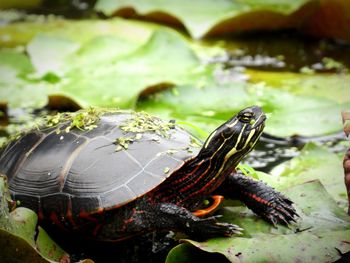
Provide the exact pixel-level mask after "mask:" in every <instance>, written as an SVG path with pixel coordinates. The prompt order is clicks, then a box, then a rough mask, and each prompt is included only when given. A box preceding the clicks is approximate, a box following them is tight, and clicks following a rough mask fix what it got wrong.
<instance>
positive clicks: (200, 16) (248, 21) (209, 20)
mask: <svg viewBox="0 0 350 263" xmlns="http://www.w3.org/2000/svg"><path fill="white" fill-rule="evenodd" d="M308 2H309V1H308V0H298V1H276V0H269V1H225V0H217V1H212V0H205V1H192V2H190V3H189V2H188V1H185V0H181V1H176V2H175V1H154V0H152V1H128V0H125V1H115V0H99V1H98V2H97V4H96V6H95V9H96V10H98V11H101V12H103V13H104V14H106V15H112V14H113V13H115V12H117V11H118V10H121V9H125V8H133V9H135V10H136V12H137V13H139V14H140V15H144V16H147V15H148V16H149V17H151V18H152V17H155V18H156V20H158V21H159V20H160V21H162V20H163V21H164V22H168V23H170V22H173V23H174V19H175V21H176V22H177V23H179V22H180V23H182V24H183V25H184V26H185V27H186V28H187V30H188V31H189V33H190V34H191V36H193V37H194V38H199V37H202V36H204V35H205V34H207V33H209V32H210V31H214V32H215V31H217V32H219V33H223V32H225V33H228V32H231V33H232V32H237V31H238V28H239V31H242V30H249V29H271V28H279V27H285V26H287V25H288V22H291V21H287V19H286V16H287V15H289V14H291V13H293V12H295V11H296V10H298V9H299V8H301V7H302V6H303V5H304V4H306V3H308ZM161 14H163V15H161ZM164 14H165V15H166V16H165V17H164ZM259 14H260V16H259ZM303 16H304V15H303V13H301V14H299V17H298V18H299V20H298V22H299V23H300V20H302V19H303ZM257 17H259V19H258V20H259V23H256V19H257ZM295 22H296V21H295ZM211 33H213V32H211Z"/></svg>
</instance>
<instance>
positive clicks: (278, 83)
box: [247, 70, 350, 104]
mask: <svg viewBox="0 0 350 263" xmlns="http://www.w3.org/2000/svg"><path fill="white" fill-rule="evenodd" d="M247 73H248V75H249V77H250V79H249V80H250V82H253V83H260V82H263V83H265V84H266V85H268V86H269V87H273V88H276V89H280V90H285V91H288V92H289V93H292V94H295V95H307V96H313V97H320V98H324V99H329V100H332V101H335V102H337V103H339V104H342V103H345V102H349V101H350V94H349V85H348V83H350V75H349V74H300V73H299V74H298V73H291V72H268V71H253V70H248V71H247Z"/></svg>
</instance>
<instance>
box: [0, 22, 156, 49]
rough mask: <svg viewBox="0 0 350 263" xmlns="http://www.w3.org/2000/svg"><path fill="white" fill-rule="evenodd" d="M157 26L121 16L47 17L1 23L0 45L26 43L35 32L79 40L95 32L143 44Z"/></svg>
mask: <svg viewBox="0 0 350 263" xmlns="http://www.w3.org/2000/svg"><path fill="white" fill-rule="evenodd" d="M159 27H160V26H157V25H154V24H151V23H144V22H138V21H130V20H125V19H121V18H114V19H110V20H79V21H76V20H69V19H59V18H57V19H49V18H47V20H45V19H44V20H37V21H33V22H29V21H27V22H16V23H12V24H8V25H5V26H1V27H0V36H1V37H0V46H1V47H16V46H19V45H22V46H24V45H26V44H27V43H28V42H29V41H31V40H32V39H33V38H34V37H35V36H36V35H38V34H43V35H46V36H51V37H58V38H64V39H69V40H70V41H74V42H77V43H80V44H83V43H86V42H89V41H90V40H91V39H93V38H95V37H97V36H106V35H113V36H118V37H120V38H122V39H127V40H129V41H130V42H133V43H135V44H143V43H145V42H146V41H147V39H148V38H149V37H150V36H151V34H152V33H153V31H154V30H156V29H158V28H159Z"/></svg>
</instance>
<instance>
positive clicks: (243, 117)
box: [239, 112, 254, 123]
mask: <svg viewBox="0 0 350 263" xmlns="http://www.w3.org/2000/svg"><path fill="white" fill-rule="evenodd" d="M253 117H254V114H253V113H252V112H244V113H243V114H242V115H241V116H239V120H240V121H241V122H244V123H250V122H251V120H252V118H253Z"/></svg>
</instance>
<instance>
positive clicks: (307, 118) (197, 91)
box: [137, 75, 350, 139]
mask: <svg viewBox="0 0 350 263" xmlns="http://www.w3.org/2000/svg"><path fill="white" fill-rule="evenodd" d="M281 78H283V75H282V76H281ZM344 87H345V86H344ZM176 90H177V94H175V95H174V93H173V92H172V91H171V90H168V91H164V92H162V93H160V94H156V95H155V96H153V97H150V98H147V99H146V100H143V101H140V102H139V103H138V105H137V106H138V108H139V109H144V110H147V111H150V112H153V113H154V114H157V115H161V116H163V117H168V118H176V119H179V120H181V121H187V122H189V121H190V122H192V123H193V124H195V125H197V126H199V127H201V128H203V129H204V130H206V131H207V132H211V131H212V130H214V129H215V128H216V127H217V126H218V125H219V124H220V123H223V122H224V121H225V120H227V119H228V118H230V117H231V116H233V115H234V114H235V113H237V112H238V111H239V110H240V109H242V108H244V107H248V106H251V105H259V106H261V107H262V108H263V110H264V112H265V113H267V114H268V119H267V121H266V128H265V131H266V132H267V133H269V134H272V135H275V136H280V137H288V136H293V135H303V136H317V135H325V134H331V133H335V132H338V131H340V130H341V129H342V124H341V122H340V112H341V110H342V109H344V108H348V107H350V101H347V102H344V103H338V102H336V101H333V100H332V99H328V98H325V97H318V96H311V95H307V94H305V95H304V94H294V93H293V92H289V91H284V90H283V89H281V90H279V89H276V88H272V87H270V86H267V85H265V84H264V83H258V84H247V83H242V82H234V83H229V84H222V85H220V84H218V83H216V82H215V81H213V80H212V82H210V80H209V81H207V82H206V85H204V87H202V88H196V87H193V86H179V87H176ZM329 93H332V92H329ZM331 96H332V95H331ZM193 97H195V98H196V103H195V104H194V103H193ZM310 123H312V125H310ZM202 139H203V138H202Z"/></svg>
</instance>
